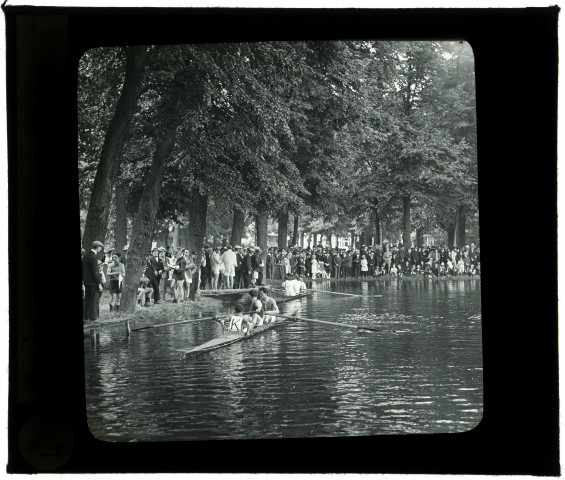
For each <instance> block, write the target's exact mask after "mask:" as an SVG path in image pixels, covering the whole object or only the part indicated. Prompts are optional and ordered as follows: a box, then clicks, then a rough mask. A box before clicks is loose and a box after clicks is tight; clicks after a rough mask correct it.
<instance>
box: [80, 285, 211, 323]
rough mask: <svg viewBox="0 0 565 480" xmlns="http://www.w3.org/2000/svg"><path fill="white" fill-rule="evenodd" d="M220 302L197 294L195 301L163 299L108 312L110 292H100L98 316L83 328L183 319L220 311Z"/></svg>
mask: <svg viewBox="0 0 565 480" xmlns="http://www.w3.org/2000/svg"><path fill="white" fill-rule="evenodd" d="M221 307H222V302H221V300H219V299H217V298H215V297H203V296H199V297H198V298H197V299H196V301H192V300H189V301H186V302H181V303H173V302H172V301H165V302H162V303H159V304H156V305H153V306H151V307H142V306H141V305H138V306H136V308H135V311H133V312H122V311H119V312H115V311H112V312H110V293H109V292H108V290H104V291H103V292H102V297H101V298H100V316H99V317H98V319H97V320H95V321H94V322H84V329H85V330H90V329H92V328H99V327H105V326H111V325H121V324H123V323H125V322H129V323H130V325H131V326H137V327H140V326H145V325H153V324H157V323H165V322H167V321H174V320H179V321H180V320H183V319H186V318H188V317H198V316H200V315H202V313H203V312H217V313H221Z"/></svg>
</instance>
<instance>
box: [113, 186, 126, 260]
mask: <svg viewBox="0 0 565 480" xmlns="http://www.w3.org/2000/svg"><path fill="white" fill-rule="evenodd" d="M114 201H115V202H116V235H115V239H116V243H115V245H114V248H115V249H116V250H117V251H118V252H121V251H122V250H123V248H124V247H125V246H126V245H127V243H128V216H127V212H126V188H125V186H124V185H123V184H122V183H117V184H116V185H115V187H114Z"/></svg>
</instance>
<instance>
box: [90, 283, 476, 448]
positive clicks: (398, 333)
mask: <svg viewBox="0 0 565 480" xmlns="http://www.w3.org/2000/svg"><path fill="white" fill-rule="evenodd" d="M309 286H310V285H309ZM314 288H316V289H318V290H333V291H339V292H344V293H353V294H356V295H363V297H348V296H341V295H332V294H328V293H323V292H321V291H319V292H317V293H315V294H314V295H313V296H312V297H310V298H307V299H301V300H299V301H296V302H291V303H292V304H286V305H285V306H284V308H285V309H286V310H287V311H294V310H295V309H298V310H299V314H300V315H302V316H305V317H310V318H323V319H328V320H331V321H337V322H342V323H346V324H350V325H365V326H371V327H373V328H377V329H379V332H367V331H365V332H363V333H358V332H356V331H355V330H350V329H345V328H339V327H333V326H325V325H319V324H312V323H306V322H295V321H288V322H284V323H283V324H281V325H280V326H278V327H277V328H274V329H272V330H269V331H267V332H265V333H263V334H261V335H258V336H255V337H252V338H250V339H248V340H245V341H242V342H239V343H236V344H233V345H230V346H229V347H226V348H223V349H219V350H216V351H213V352H208V353H203V354H201V355H197V356H194V357H191V358H188V359H184V360H181V359H180V358H179V353H178V350H180V349H183V348H188V347H190V346H192V345H198V344H200V343H203V342H205V341H207V340H210V339H211V338H213V337H214V336H216V335H218V334H219V332H220V329H219V327H218V325H217V323H216V322H199V323H193V324H183V325H175V326H171V327H170V328H169V327H167V328H163V329H155V330H153V331H151V333H144V334H137V335H133V336H132V337H131V338H130V339H129V341H127V340H125V339H124V332H123V329H121V328H120V329H119V330H118V329H116V330H106V331H104V332H103V334H102V337H101V342H100V345H92V344H91V342H90V339H89V338H88V337H85V342H84V346H85V357H86V358H85V368H86V376H87V385H86V392H87V408H88V411H87V413H88V421H89V425H90V427H91V430H92V432H93V433H94V435H95V436H97V437H98V438H101V439H105V440H111V441H148V440H192V439H194V440H196V439H222V438H231V439H234V438H277V437H304V436H343V435H380V434H407V433H442V432H459V431H466V430H469V429H471V428H473V427H474V426H476V425H477V424H478V423H479V421H480V419H481V415H482V408H483V407H482V402H483V400H482V349H481V319H480V280H465V281H459V280H457V281H439V282H438V281H433V280H424V279H422V280H410V281H402V280H395V279H392V280H386V281H368V282H364V281H359V282H349V283H346V282H340V283H339V284H337V283H335V282H334V283H333V284H332V282H329V281H323V282H315V285H314ZM375 295H382V297H376V296H375ZM244 416H245V422H242V421H241V419H242V418H243V417H244Z"/></svg>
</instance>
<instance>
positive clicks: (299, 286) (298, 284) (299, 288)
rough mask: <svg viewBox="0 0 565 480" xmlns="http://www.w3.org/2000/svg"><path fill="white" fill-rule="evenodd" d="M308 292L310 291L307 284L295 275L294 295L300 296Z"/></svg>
mask: <svg viewBox="0 0 565 480" xmlns="http://www.w3.org/2000/svg"><path fill="white" fill-rule="evenodd" d="M306 290H308V287H307V286H306V284H305V283H304V282H303V281H302V280H301V279H300V277H299V276H298V274H295V275H294V294H295V295H299V294H301V293H304V292H306Z"/></svg>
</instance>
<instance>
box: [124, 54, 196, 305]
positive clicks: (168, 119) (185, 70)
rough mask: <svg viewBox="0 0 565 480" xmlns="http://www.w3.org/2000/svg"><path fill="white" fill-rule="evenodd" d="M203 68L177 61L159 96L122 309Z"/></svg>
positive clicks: (130, 299) (131, 295) (131, 299)
mask: <svg viewBox="0 0 565 480" xmlns="http://www.w3.org/2000/svg"><path fill="white" fill-rule="evenodd" d="M202 76H203V72H202V71H201V70H199V68H198V67H196V66H194V65H193V64H192V63H191V62H190V61H188V62H187V61H185V62H182V63H181V68H180V69H179V70H177V71H176V72H175V74H174V77H173V79H172V81H171V82H170V89H169V91H168V95H167V96H166V97H165V98H164V100H163V105H162V110H161V114H162V115H161V122H160V126H159V129H158V131H157V132H155V137H156V138H157V139H158V140H157V145H156V148H155V152H154V154H153V160H152V164H151V170H150V172H149V175H148V177H147V178H146V181H145V182H146V183H145V188H144V189H143V193H142V195H141V199H140V201H139V206H138V210H137V214H136V216H135V219H134V222H133V229H132V235H131V240H130V243H129V250H128V256H127V263H126V272H128V275H126V277H125V282H124V283H125V288H124V294H123V296H122V305H123V308H124V310H130V311H131V310H133V309H134V308H135V305H136V292H137V284H138V281H139V280H138V279H139V277H140V276H141V273H143V268H144V267H143V259H144V256H145V255H146V253H147V252H148V251H149V249H150V247H151V240H152V237H153V232H154V228H155V217H156V215H157V211H158V208H159V200H160V197H161V190H162V185H163V176H164V168H163V167H164V165H165V163H166V162H167V160H169V159H170V157H171V155H172V153H173V149H174V146H175V141H176V133H177V128H178V126H179V124H180V123H181V121H182V120H183V117H184V115H185V114H186V113H187V111H190V108H192V109H196V108H197V105H198V104H199V103H200V102H201V99H202V96H203V88H202Z"/></svg>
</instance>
